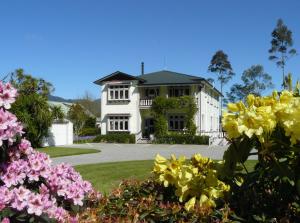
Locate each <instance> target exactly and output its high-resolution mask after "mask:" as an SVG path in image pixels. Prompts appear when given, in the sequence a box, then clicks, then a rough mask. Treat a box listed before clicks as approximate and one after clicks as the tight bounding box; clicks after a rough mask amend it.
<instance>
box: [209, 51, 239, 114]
mask: <svg viewBox="0 0 300 223" xmlns="http://www.w3.org/2000/svg"><path fill="white" fill-rule="evenodd" d="M208 71H210V72H213V73H216V74H217V75H218V81H219V82H220V85H221V93H222V94H223V86H224V85H225V84H227V83H228V81H229V80H230V79H231V78H232V77H233V76H234V73H233V69H232V67H231V63H230V62H229V60H228V56H227V54H225V53H224V52H223V51H222V50H219V51H217V52H216V53H215V55H213V57H212V59H211V61H210V65H209V66H208ZM222 106H223V97H221V109H222Z"/></svg>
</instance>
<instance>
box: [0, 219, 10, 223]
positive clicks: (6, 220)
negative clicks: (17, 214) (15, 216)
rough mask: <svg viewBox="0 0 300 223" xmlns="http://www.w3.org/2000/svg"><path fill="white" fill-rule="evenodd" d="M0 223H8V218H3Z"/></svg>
mask: <svg viewBox="0 0 300 223" xmlns="http://www.w3.org/2000/svg"><path fill="white" fill-rule="evenodd" d="M1 223H10V220H9V218H3V219H2V221H1Z"/></svg>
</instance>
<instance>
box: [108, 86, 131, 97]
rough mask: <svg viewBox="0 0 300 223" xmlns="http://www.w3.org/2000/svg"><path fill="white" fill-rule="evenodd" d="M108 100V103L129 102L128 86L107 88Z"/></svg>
mask: <svg viewBox="0 0 300 223" xmlns="http://www.w3.org/2000/svg"><path fill="white" fill-rule="evenodd" d="M108 100H109V101H122V100H129V85H110V86H108Z"/></svg>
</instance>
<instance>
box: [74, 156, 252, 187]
mask: <svg viewBox="0 0 300 223" xmlns="http://www.w3.org/2000/svg"><path fill="white" fill-rule="evenodd" d="M256 162H257V161H253V160H250V161H247V162H246V167H247V169H248V171H251V170H252V169H253V167H254V165H255V164H256ZM152 167H153V160H143V161H126V162H115V163H101V164H88V165H79V166H76V167H75V169H76V170H77V171H79V172H80V173H81V175H82V176H83V178H84V179H85V180H88V181H90V182H91V183H92V184H93V186H94V187H95V188H96V189H97V190H99V191H101V192H103V193H109V192H110V191H111V190H112V189H113V188H116V187H117V186H118V184H119V183H120V182H121V181H122V180H123V179H130V178H132V179H145V178H147V177H148V176H150V174H151V173H150V172H151V170H152Z"/></svg>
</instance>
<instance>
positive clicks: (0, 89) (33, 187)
mask: <svg viewBox="0 0 300 223" xmlns="http://www.w3.org/2000/svg"><path fill="white" fill-rule="evenodd" d="M16 96H17V91H16V90H15V89H14V88H13V87H12V86H11V84H9V83H7V84H4V83H2V82H1V81H0V146H2V145H3V143H4V145H5V147H2V148H3V149H4V153H5V155H6V156H7V160H6V161H5V162H2V163H0V185H2V186H0V211H1V210H3V209H5V208H10V209H12V210H13V211H15V212H16V211H22V212H25V211H27V214H28V215H36V216H40V215H42V214H45V215H48V217H49V218H53V219H55V220H56V221H57V222H65V221H66V219H70V221H72V222H74V223H75V222H77V218H76V217H74V218H71V216H70V214H69V213H68V211H67V210H66V209H64V208H65V207H64V205H66V204H67V206H66V207H69V205H70V203H71V204H72V205H79V206H82V205H83V201H84V199H85V197H89V196H91V194H92V193H95V192H94V191H93V188H92V185H91V184H90V183H89V182H87V181H84V180H83V179H82V177H81V176H80V174H79V173H78V172H76V171H75V170H74V168H73V167H72V166H70V165H68V164H60V165H57V166H51V159H50V158H49V156H48V155H46V154H45V153H40V152H37V151H35V150H33V148H32V147H31V143H30V142H29V141H28V140H26V139H24V138H23V139H21V140H20V141H17V140H19V138H20V137H19V136H22V134H23V133H24V132H23V127H22V125H21V123H20V122H18V119H17V117H16V116H15V115H14V114H12V113H10V112H9V111H7V110H6V109H9V108H10V107H11V104H12V103H13V102H14V101H15V98H16ZM7 145H8V146H7ZM2 222H5V223H7V222H9V219H8V218H5V219H3V220H2Z"/></svg>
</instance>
